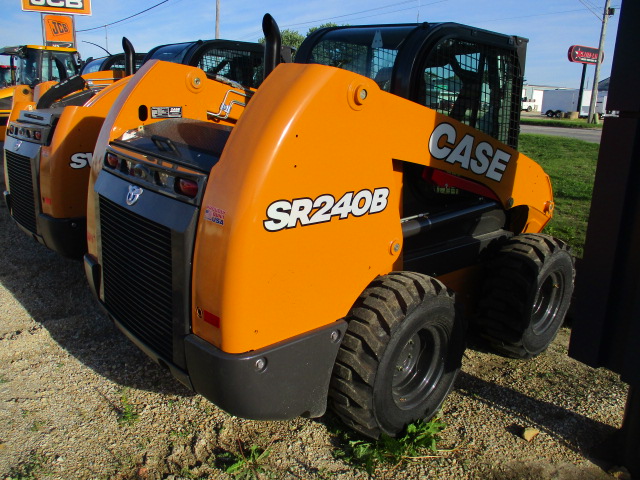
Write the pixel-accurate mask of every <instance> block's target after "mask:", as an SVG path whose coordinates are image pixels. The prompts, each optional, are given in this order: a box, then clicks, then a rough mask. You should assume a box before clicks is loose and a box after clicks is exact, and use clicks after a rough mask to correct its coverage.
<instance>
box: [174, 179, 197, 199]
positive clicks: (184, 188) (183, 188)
mask: <svg viewBox="0 0 640 480" xmlns="http://www.w3.org/2000/svg"><path fill="white" fill-rule="evenodd" d="M176 190H177V191H178V193H181V194H182V195H186V196H187V197H191V198H194V197H195V196H196V195H198V182H196V181H195V180H188V179H186V178H179V179H178V183H177V184H176Z"/></svg>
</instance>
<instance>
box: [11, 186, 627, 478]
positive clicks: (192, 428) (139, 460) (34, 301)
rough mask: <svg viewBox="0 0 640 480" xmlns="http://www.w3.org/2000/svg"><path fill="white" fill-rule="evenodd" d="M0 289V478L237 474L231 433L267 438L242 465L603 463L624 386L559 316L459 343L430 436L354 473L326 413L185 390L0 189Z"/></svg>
mask: <svg viewBox="0 0 640 480" xmlns="http://www.w3.org/2000/svg"><path fill="white" fill-rule="evenodd" d="M1 186H2V187H3V186H4V185H3V184H2V185H1ZM0 305H1V310H0V479H8V478H11V479H17V478H21V479H35V478H48V479H64V480H71V479H172V480H178V479H182V478H184V479H193V478H203V479H204V478H215V479H218V478H220V479H224V478H243V477H242V476H239V475H236V476H235V477H234V476H232V475H229V474H227V473H225V465H228V463H227V464H225V463H224V459H225V456H229V454H230V453H231V454H237V453H238V452H239V448H240V447H241V446H242V447H243V448H245V449H250V448H251V447H252V446H257V447H261V448H264V449H266V448H268V449H269V450H268V454H267V455H265V456H264V457H263V458H262V459H261V460H260V461H259V463H258V464H259V466H260V467H261V469H262V473H258V474H257V475H256V476H255V478H283V479H328V478H336V479H365V478H381V479H408V478H412V479H413V478H416V479H417V478H420V479H423V478H424V479H428V478H433V479H435V478H438V479H455V480H463V479H493V480H511V479H513V480H516V479H518V480H526V479H543V480H544V479H563V480H565V479H566V480H572V479H588V480H596V479H607V478H612V476H611V475H610V474H608V473H607V472H608V471H609V470H610V469H611V467H613V466H614V465H613V464H612V463H611V462H610V461H609V460H608V459H609V458H611V456H612V455H611V453H612V452H611V451H612V449H613V447H614V445H615V442H614V438H615V433H616V431H617V429H618V428H619V426H620V424H621V421H622V414H623V411H624V404H625V400H626V394H627V389H626V386H625V385H624V384H622V383H620V381H619V380H618V378H617V375H614V374H612V373H611V372H608V371H605V370H601V369H600V370H594V369H591V368H589V367H586V366H584V365H582V364H580V363H578V362H576V361H574V360H572V359H570V358H569V357H568V356H567V345H568V340H569V335H570V331H569V330H568V329H566V328H565V329H563V330H562V331H561V332H560V334H559V336H558V338H557V339H556V341H555V342H554V343H553V345H552V346H551V347H550V349H549V350H548V352H546V353H544V354H542V355H540V356H539V357H537V358H535V359H533V360H529V361H518V360H511V359H506V358H503V357H498V356H495V355H492V354H489V353H485V352H482V351H479V350H474V349H468V350H467V353H466V355H465V358H464V365H463V371H462V373H461V375H460V376H459V378H458V381H457V383H456V387H455V390H454V391H453V393H452V394H451V395H450V397H449V399H448V400H447V402H446V404H445V406H444V408H443V411H442V421H443V422H445V423H446V424H447V427H446V429H445V430H444V431H443V432H442V434H441V440H440V441H439V442H438V447H439V449H440V451H439V452H438V453H437V454H435V455H433V456H430V457H428V458H422V459H418V460H415V461H412V462H410V463H403V464H400V465H395V466H394V465H386V464H385V465H383V466H381V467H378V468H377V469H376V470H375V472H374V473H373V475H371V476H370V475H369V474H367V473H366V472H364V471H362V470H358V469H356V468H354V467H353V466H351V465H350V464H349V463H348V462H346V461H345V460H342V459H339V458H337V457H336V456H335V453H336V452H337V451H338V450H339V449H340V447H342V446H344V440H342V438H343V435H341V434H340V431H339V429H340V427H337V426H336V425H337V423H336V421H335V420H334V419H333V418H332V417H331V416H329V415H327V416H325V417H323V418H320V419H302V418H300V419H296V420H294V421H289V422H258V421H250V420H244V419H240V418H236V417H232V416H229V415H227V414H226V413H224V412H223V411H221V410H219V409H218V408H216V407H215V406H214V405H213V404H211V403H210V402H208V401H207V400H206V399H204V398H203V397H201V396H199V395H195V394H193V393H191V392H189V391H187V390H186V389H185V388H184V387H182V386H181V385H180V384H179V383H178V382H177V381H175V380H173V379H172V378H171V377H170V376H169V374H167V373H166V372H165V371H164V370H162V369H161V368H160V367H159V366H157V365H155V364H154V363H152V362H151V361H150V360H148V359H147V358H146V357H145V356H144V355H143V354H142V353H140V352H139V351H138V350H137V349H136V348H134V347H133V346H132V345H131V344H130V343H129V342H128V341H127V340H126V339H125V337H124V336H123V335H122V334H120V333H119V332H118V331H117V330H116V329H115V328H114V327H113V326H112V325H111V323H110V322H109V320H108V319H107V318H106V316H105V315H104V314H103V313H102V311H101V310H100V309H99V307H98V305H97V302H96V301H95V300H94V298H93V297H92V295H91V293H90V291H89V288H88V286H87V285H86V282H85V277H84V272H83V268H82V264H81V262H79V261H73V260H67V259H63V258H60V257H58V256H57V255H55V254H54V253H52V252H49V251H48V250H47V249H45V248H44V247H43V246H41V245H39V244H38V243H36V242H34V241H32V240H30V239H29V238H28V237H27V236H26V235H25V234H24V233H23V232H22V231H20V230H19V229H18V228H17V227H16V225H15V224H14V223H13V221H12V220H11V218H10V216H9V213H8V211H7V209H6V208H5V206H4V204H3V205H2V206H0ZM527 427H530V428H533V429H535V430H534V433H535V432H536V431H537V432H539V434H538V435H537V436H535V438H533V439H532V440H530V441H527V440H525V439H524V438H523V436H522V432H523V430H524V429H525V428H527ZM249 473H250V472H249ZM247 478H253V477H252V476H251V475H249V476H248V477H247Z"/></svg>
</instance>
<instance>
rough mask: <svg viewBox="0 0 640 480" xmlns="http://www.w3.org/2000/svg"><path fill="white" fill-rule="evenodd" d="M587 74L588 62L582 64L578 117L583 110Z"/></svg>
mask: <svg viewBox="0 0 640 480" xmlns="http://www.w3.org/2000/svg"><path fill="white" fill-rule="evenodd" d="M586 75H587V64H586V63H583V64H582V79H581V80H580V93H579V94H578V117H580V112H582V92H583V91H584V77H585V76H586Z"/></svg>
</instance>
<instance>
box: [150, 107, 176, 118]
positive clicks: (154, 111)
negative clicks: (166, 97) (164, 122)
mask: <svg viewBox="0 0 640 480" xmlns="http://www.w3.org/2000/svg"><path fill="white" fill-rule="evenodd" d="M151 118H182V107H151Z"/></svg>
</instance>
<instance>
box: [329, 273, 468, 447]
mask: <svg viewBox="0 0 640 480" xmlns="http://www.w3.org/2000/svg"><path fill="white" fill-rule="evenodd" d="M347 320H348V321H349V327H348V329H347V332H346V334H345V337H344V339H343V341H342V344H341V346H340V350H339V352H338V357H337V359H336V364H335V366H334V369H333V376H332V379H331V385H330V388H329V399H330V401H329V404H330V406H331V408H332V410H333V411H334V412H336V413H337V414H338V416H339V417H340V418H341V419H342V420H343V422H344V423H346V424H347V425H348V426H350V427H351V428H353V429H354V430H356V431H358V432H360V433H362V434H364V435H366V436H368V437H371V438H378V437H379V436H380V434H382V433H385V434H387V435H389V436H395V435H397V434H399V433H400V432H402V431H403V430H404V428H405V427H406V425H407V424H409V423H411V422H414V421H416V420H418V419H430V418H431V417H433V415H435V414H436V413H437V411H438V409H439V408H440V406H441V405H442V402H443V401H444V400H445V398H446V396H447V395H448V393H449V391H450V390H451V388H452V386H453V383H454V381H455V378H456V376H457V374H458V371H459V369H460V364H461V360H462V354H463V353H464V348H465V336H466V325H465V324H464V321H463V320H462V318H459V317H458V316H457V315H456V308H455V305H454V299H453V294H452V293H451V292H450V291H449V290H447V288H446V287H445V286H444V285H443V284H442V283H440V282H439V281H437V280H435V279H433V278H431V277H428V276H425V275H421V274H418V273H411V272H394V273H390V274H388V275H385V276H383V277H379V278H377V279H376V280H375V281H374V282H372V283H371V285H369V287H368V288H367V289H366V290H365V291H364V292H363V293H362V295H360V297H359V299H358V301H357V302H356V304H355V305H354V307H353V308H352V309H351V311H350V312H349V315H348V316H347Z"/></svg>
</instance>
